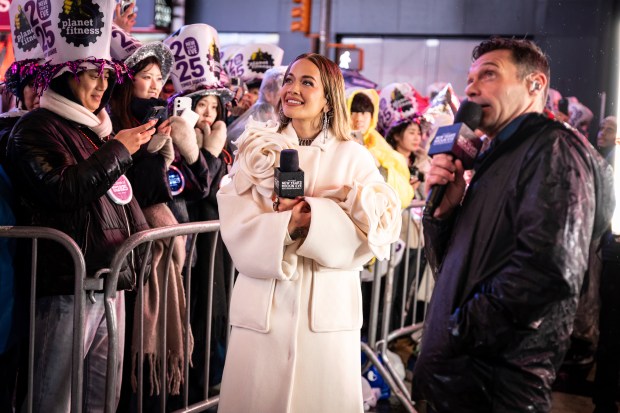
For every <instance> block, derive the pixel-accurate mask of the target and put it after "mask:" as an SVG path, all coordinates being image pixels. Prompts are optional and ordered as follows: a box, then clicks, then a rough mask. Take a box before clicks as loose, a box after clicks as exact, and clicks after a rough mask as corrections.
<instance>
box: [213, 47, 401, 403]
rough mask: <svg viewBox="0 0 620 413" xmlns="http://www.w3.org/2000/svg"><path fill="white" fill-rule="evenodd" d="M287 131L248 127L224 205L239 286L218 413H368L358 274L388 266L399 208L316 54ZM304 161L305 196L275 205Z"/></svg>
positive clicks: (299, 68)
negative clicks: (277, 183)
mask: <svg viewBox="0 0 620 413" xmlns="http://www.w3.org/2000/svg"><path fill="white" fill-rule="evenodd" d="M278 109H279V112H280V117H281V122H282V123H281V124H280V125H277V124H275V123H269V122H268V123H259V122H250V123H249V124H248V126H247V127H246V130H245V132H244V133H243V134H242V135H241V136H240V137H239V139H238V140H237V142H236V144H237V147H238V148H239V150H238V153H237V156H236V159H235V164H234V166H233V169H232V171H231V174H230V175H231V178H232V179H231V181H230V183H229V184H227V185H224V186H223V187H222V188H221V189H220V191H219V193H218V205H219V212H220V222H221V233H222V237H223V239H224V242H225V243H226V246H227V247H228V250H229V251H230V254H231V256H232V258H233V261H234V264H235V266H236V268H237V269H238V270H239V276H238V278H237V281H236V283H235V286H234V289H233V298H232V302H231V309H230V320H231V324H232V334H231V337H230V344H229V347H228V353H227V358H226V364H225V367H224V376H223V379H222V387H221V393H220V405H219V409H218V412H219V413H247V412H253V413H284V412H292V413H302V412H307V413H317V412H321V413H361V412H362V411H363V407H362V406H363V404H362V392H361V379H360V373H361V371H360V370H361V366H360V327H361V325H362V310H361V309H362V303H361V293H360V284H359V271H360V270H361V268H362V265H363V264H364V263H366V262H368V260H369V259H370V258H372V256H373V255H374V256H377V257H378V258H380V259H385V258H387V257H388V255H389V246H390V244H391V243H392V242H394V241H396V239H397V238H398V235H399V232H400V203H399V200H398V197H397V196H396V193H395V192H394V191H393V190H392V189H391V188H390V187H388V186H387V185H386V184H385V182H384V181H383V178H382V177H381V175H380V173H379V171H378V170H377V168H376V166H375V162H374V160H373V158H372V156H371V155H370V153H369V152H368V151H367V149H365V148H364V147H363V146H361V145H359V144H358V143H356V142H354V141H352V140H350V139H351V138H350V136H351V135H350V133H349V130H348V125H349V121H348V114H347V110H346V106H345V99H344V80H343V78H342V74H341V72H340V70H339V68H338V66H336V64H335V63H333V62H332V61H330V60H328V59H327V58H325V57H323V56H320V55H317V54H306V55H301V56H299V57H297V58H296V59H295V60H294V61H293V63H291V65H290V66H289V67H288V69H287V71H286V74H285V77H284V85H283V87H282V90H281V92H280V102H279V104H278ZM283 149H297V150H298V152H299V163H300V168H301V169H302V170H303V171H304V172H305V182H304V195H305V196H303V197H298V198H295V199H285V198H277V197H276V196H275V195H274V191H273V171H274V166H278V164H279V154H280V152H281V150H283Z"/></svg>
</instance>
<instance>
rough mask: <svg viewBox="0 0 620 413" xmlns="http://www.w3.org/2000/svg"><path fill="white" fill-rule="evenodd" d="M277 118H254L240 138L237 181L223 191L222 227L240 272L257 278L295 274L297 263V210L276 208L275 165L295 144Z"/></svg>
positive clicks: (219, 198) (234, 175)
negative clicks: (291, 229)
mask: <svg viewBox="0 0 620 413" xmlns="http://www.w3.org/2000/svg"><path fill="white" fill-rule="evenodd" d="M276 130H277V125H275V124H272V123H271V122H267V123H263V122H256V121H254V120H252V119H250V121H248V126H247V127H246V130H245V132H244V133H243V134H242V135H241V137H239V139H238V140H237V141H236V142H235V143H236V145H237V147H238V148H239V150H238V151H237V154H236V158H235V163H234V165H233V169H232V170H231V173H230V178H231V180H230V181H229V183H228V184H226V185H223V186H222V187H221V188H220V190H219V192H218V194H217V202H218V210H219V214H220V228H221V229H220V232H221V234H222V239H223V240H224V242H225V243H226V247H227V248H228V251H229V253H230V255H231V257H232V259H233V262H234V263H235V267H236V268H237V269H238V270H239V272H240V273H242V274H244V275H246V276H248V277H253V278H263V279H267V278H275V279H280V280H287V279H291V278H293V277H294V276H295V271H296V268H297V255H296V254H295V250H296V248H297V246H298V244H299V243H298V242H296V243H292V242H291V239H290V237H289V236H288V223H289V221H290V219H291V212H290V211H286V212H279V213H276V212H274V211H273V209H272V202H271V194H272V193H273V170H274V166H275V165H276V164H277V163H279V161H278V159H279V156H280V152H281V150H282V149H287V148H291V147H293V144H292V143H291V142H290V141H289V140H288V139H287V138H286V137H284V136H283V135H281V134H278V133H277V132H276Z"/></svg>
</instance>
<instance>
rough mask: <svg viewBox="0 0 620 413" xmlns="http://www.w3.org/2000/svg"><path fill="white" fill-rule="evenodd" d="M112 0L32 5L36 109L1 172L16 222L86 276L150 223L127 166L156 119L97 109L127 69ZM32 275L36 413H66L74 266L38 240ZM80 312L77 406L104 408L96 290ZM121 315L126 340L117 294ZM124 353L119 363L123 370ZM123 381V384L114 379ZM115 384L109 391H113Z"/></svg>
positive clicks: (129, 278) (126, 280) (128, 279)
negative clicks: (117, 122)
mask: <svg viewBox="0 0 620 413" xmlns="http://www.w3.org/2000/svg"><path fill="white" fill-rule="evenodd" d="M113 9H114V1H113V0H82V1H81V2H77V1H74V2H70V1H65V2H58V1H47V2H45V1H43V2H37V3H36V10H35V11H36V13H33V14H32V16H36V17H37V21H30V23H31V25H32V26H33V27H34V28H35V32H36V33H37V34H40V35H41V37H39V38H38V40H39V43H40V44H41V45H42V48H43V51H44V56H45V58H46V59H47V60H46V63H45V64H44V65H41V66H40V70H39V73H38V74H37V77H36V79H35V87H36V88H37V91H38V93H40V94H41V98H40V108H38V109H35V110H33V111H30V112H29V113H27V114H25V115H23V116H22V117H21V119H20V120H19V121H18V122H17V124H16V125H15V127H14V128H13V132H12V133H11V136H10V138H9V143H8V148H7V165H8V172H9V174H10V177H11V179H12V180H13V183H14V188H15V192H16V196H17V198H18V202H19V208H18V209H17V212H18V216H17V219H18V223H20V224H22V225H37V226H43V227H51V228H55V229H58V230H60V231H62V232H64V233H66V234H68V235H69V236H71V237H72V238H73V239H74V240H75V242H76V243H77V245H78V246H79V247H80V248H81V250H82V253H83V255H84V259H85V263H86V271H87V276H91V277H92V276H94V274H95V272H96V271H98V270H100V269H102V268H107V267H109V266H110V264H111V259H112V256H113V254H114V253H115V251H116V249H117V247H118V246H119V245H120V244H121V243H122V242H123V241H124V240H125V239H126V238H127V237H128V236H130V235H131V234H133V233H134V232H137V231H140V230H144V229H147V228H148V225H147V224H146V221H145V218H144V215H143V214H142V211H141V210H140V207H139V205H138V203H137V202H136V200H135V198H134V197H133V196H132V193H131V184H130V183H129V181H128V180H127V178H126V177H125V175H124V173H125V172H126V171H127V170H128V169H129V168H130V167H131V165H132V156H131V155H132V154H133V153H135V152H136V151H137V150H138V149H139V148H140V146H141V145H143V144H144V143H146V142H148V141H149V140H150V139H151V135H152V134H153V133H154V132H155V130H154V129H152V127H153V126H154V124H155V122H154V121H153V122H149V123H147V124H145V125H141V126H138V127H136V128H132V129H126V130H122V131H119V132H118V133H117V134H116V135H113V133H112V124H111V122H110V118H109V116H108V114H107V112H106V111H105V110H104V107H105V105H106V104H107V101H108V98H109V96H110V93H111V89H112V87H113V85H114V84H115V83H116V82H117V81H118V82H120V81H122V80H123V77H124V76H125V74H126V71H127V70H126V67H125V66H124V64H121V63H118V62H114V61H112V60H111V58H110V31H111V18H112V16H113ZM134 257H135V259H134V260H132V262H129V261H127V262H125V263H123V265H122V270H121V273H120V277H119V288H120V289H130V288H133V286H134V284H135V276H136V271H137V270H139V266H140V264H141V261H142V259H143V255H142V254H141V253H138V254H135V255H134ZM38 263H39V267H38V268H39V272H38V278H37V294H38V295H39V298H38V299H37V307H36V321H35V334H36V341H35V348H34V352H35V354H34V364H35V366H37V367H36V369H35V372H34V378H33V380H34V382H33V389H32V390H33V395H34V400H33V407H34V410H35V411H45V412H47V411H49V412H52V411H69V409H70V399H71V389H70V380H68V379H67V378H68V377H70V376H71V357H72V354H73V351H72V344H71V343H72V334H73V332H72V328H71V326H72V325H73V324H72V323H73V311H74V309H73V307H74V299H75V297H74V296H73V292H74V275H73V263H72V260H71V258H70V256H69V254H68V253H67V252H66V251H65V250H64V249H63V248H61V247H59V246H57V245H56V244H55V243H53V242H50V243H45V242H44V241H41V248H40V250H39V261H38ZM94 296H95V298H96V300H95V301H96V302H95V303H93V302H91V301H87V302H86V307H85V314H84V328H85V341H84V347H83V348H84V354H85V359H84V366H85V367H84V384H85V386H84V393H83V401H84V410H85V411H89V412H91V411H103V407H104V393H105V392H103V391H102V389H104V387H105V371H106V359H107V341H108V333H107V328H106V322H105V315H104V298H103V293H99V292H95V293H94ZM113 305H114V306H115V307H116V313H117V314H118V330H119V347H120V348H119V354H121V355H122V353H123V351H122V345H123V343H124V295H123V293H122V292H119V294H118V295H117V298H116V299H115V301H114V303H113ZM121 365H122V356H120V357H119V364H118V366H117V369H118V372H119V374H120V369H121ZM119 388H120V386H119ZM119 388H117V389H116V391H117V395H118V392H119Z"/></svg>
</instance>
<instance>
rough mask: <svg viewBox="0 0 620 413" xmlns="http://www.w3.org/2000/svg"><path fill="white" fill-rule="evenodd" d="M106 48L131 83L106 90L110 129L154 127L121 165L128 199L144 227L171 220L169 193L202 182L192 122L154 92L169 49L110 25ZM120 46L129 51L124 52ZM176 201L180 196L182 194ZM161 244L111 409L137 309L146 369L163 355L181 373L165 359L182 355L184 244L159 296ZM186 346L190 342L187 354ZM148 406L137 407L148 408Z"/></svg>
mask: <svg viewBox="0 0 620 413" xmlns="http://www.w3.org/2000/svg"><path fill="white" fill-rule="evenodd" d="M112 50H114V51H115V57H117V58H120V59H124V61H125V63H126V64H127V66H128V67H129V69H130V70H131V71H132V73H133V81H132V82H127V83H125V84H123V85H119V87H117V88H115V89H114V92H113V96H112V100H111V102H110V113H111V117H112V121H113V125H114V128H115V129H120V128H125V127H127V126H129V125H140V124H144V123H147V122H152V120H153V119H156V120H157V123H156V124H155V125H154V126H155V127H156V130H157V133H155V134H154V136H153V139H152V140H151V141H150V142H149V143H148V144H147V145H143V146H142V147H141V148H140V150H139V151H138V152H137V153H136V154H135V155H134V167H133V168H131V169H130V171H129V172H128V177H129V179H130V181H131V182H132V185H133V187H134V188H135V191H134V192H135V194H136V198H137V199H138V201H139V203H140V206H141V207H142V210H143V211H144V215H145V217H146V219H147V222H148V223H149V225H150V226H151V227H152V228H157V227H162V226H168V225H175V224H178V223H179V219H178V217H177V215H175V213H174V212H173V211H172V210H171V208H170V206H169V203H170V202H173V201H174V200H175V195H178V194H180V193H181V192H185V193H184V195H185V194H186V193H191V192H193V194H194V196H196V197H197V198H198V199H202V198H203V197H204V196H205V195H206V193H207V191H208V189H209V183H208V177H209V170H208V165H207V163H206V160H205V159H204V156H203V155H202V154H201V153H200V150H199V148H198V144H197V141H196V135H195V132H194V129H193V125H191V126H190V122H189V121H188V120H186V118H185V117H182V116H170V117H168V102H167V101H165V100H162V99H159V94H160V93H161V90H162V87H163V85H164V84H165V82H166V80H167V78H168V77H169V75H170V72H171V68H172V64H173V55H172V52H171V51H170V49H169V48H168V46H166V45H165V44H163V43H162V42H152V43H148V44H145V45H142V44H141V43H140V42H139V41H138V40H136V39H135V38H133V37H131V36H129V35H128V34H127V33H125V32H123V31H122V30H121V29H120V28H118V27H114V29H113V35H112ZM126 50H131V52H130V54H129V55H128V56H127V53H126ZM127 108H129V110H127ZM187 119H189V118H187ZM157 125H158V126H157ZM188 188H190V189H188ZM180 200H181V201H182V202H184V199H183V198H181V199H180ZM176 205H178V204H176ZM168 248H169V247H168V243H167V242H166V243H165V242H163V241H158V242H157V245H156V246H155V249H154V251H155V252H154V258H153V265H152V273H151V274H150V277H149V280H148V282H147V283H146V285H145V287H144V288H145V294H147V296H148V293H149V292H156V293H155V294H153V295H151V296H149V299H148V300H146V301H145V305H144V308H139V307H138V308H136V309H135V310H134V311H133V316H129V317H128V320H127V325H128V328H130V326H131V328H132V329H133V330H132V334H131V335H127V343H126V346H125V348H126V352H125V358H128V359H131V360H132V363H127V364H126V365H125V369H124V372H123V375H124V378H123V380H122V382H123V383H127V385H124V386H123V393H122V396H121V402H120V405H121V407H120V408H119V410H130V403H131V398H132V392H131V386H130V385H129V384H130V383H131V382H132V380H131V379H130V376H132V375H135V374H136V372H135V371H132V369H131V366H132V365H134V366H135V365H136V363H135V362H134V361H135V360H136V357H137V355H138V352H139V349H140V348H139V344H138V343H139V332H138V329H137V326H139V323H138V321H139V318H138V317H139V315H140V314H141V313H142V312H143V313H144V314H145V332H144V333H145V336H144V337H145V340H144V343H145V344H144V351H145V355H146V359H147V360H158V361H155V362H150V363H149V364H147V366H146V369H147V370H146V371H155V370H158V369H160V368H161V367H160V366H159V363H161V361H160V360H161V359H162V358H163V357H168V362H167V367H168V372H169V373H168V376H169V377H171V378H180V377H183V375H184V374H183V371H182V368H183V367H182V366H179V365H178V363H174V362H173V361H172V360H174V359H181V360H182V359H183V358H185V357H186V356H185V350H184V349H185V343H184V327H183V326H184V323H183V320H184V317H185V311H186V306H185V302H184V301H181V300H179V299H178V297H183V296H184V295H185V292H184V288H183V281H182V274H181V269H182V268H183V266H184V264H185V244H184V241H183V240H182V239H181V238H177V239H176V240H175V244H174V245H173V248H174V250H175V252H174V253H173V254H172V256H173V265H172V266H171V268H170V270H171V272H170V281H169V284H168V285H169V291H168V294H167V295H165V296H164V295H163V290H162V289H161V288H158V286H157V285H155V281H156V280H157V279H158V278H159V277H161V276H163V274H164V273H165V270H166V267H165V259H162V257H164V256H165V254H166V253H167V251H168ZM160 281H161V280H160ZM164 297H166V300H167V301H166V302H167V306H168V309H169V314H168V318H167V319H163V318H162V317H159V312H158V311H157V309H158V307H159V305H160V303H161V302H162V300H163V299H164ZM127 301H128V303H130V302H131V303H132V304H134V303H135V302H136V297H135V294H132V295H128V296H127ZM128 306H129V304H128ZM131 308H133V306H132V307H131ZM163 324H165V325H166V332H167V333H166V334H167V344H168V353H167V355H163V354H159V353H158V351H159V349H158V346H157V345H156V343H157V335H158V333H159V331H161V330H160V329H161V327H162V325H163ZM134 326H135V327H134ZM191 351H192V346H191V345H190V355H191ZM190 355H188V357H189V356H190ZM145 374H149V373H145ZM134 377H135V376H134ZM166 385H167V391H168V393H169V394H170V395H172V396H174V395H177V394H179V387H180V381H179V380H175V379H171V380H169V381H168V383H166ZM145 386H147V388H145V389H144V392H145V394H149V393H150V394H153V393H155V396H153V397H150V398H148V399H147V400H145V401H144V402H145V404H146V405H147V406H151V407H152V408H155V407H154V406H157V405H158V403H159V401H158V394H157V390H156V389H154V388H149V387H148V386H150V384H146V385H145ZM151 407H146V408H145V409H146V410H150V409H151Z"/></svg>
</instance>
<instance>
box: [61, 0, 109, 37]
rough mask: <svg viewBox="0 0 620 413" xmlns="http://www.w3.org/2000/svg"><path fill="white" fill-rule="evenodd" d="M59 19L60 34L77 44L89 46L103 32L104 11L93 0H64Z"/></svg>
mask: <svg viewBox="0 0 620 413" xmlns="http://www.w3.org/2000/svg"><path fill="white" fill-rule="evenodd" d="M58 19H59V22H58V28H59V29H60V35H61V36H62V37H64V38H65V39H66V40H67V43H72V44H74V45H75V46H85V47H87V46H88V45H89V44H91V43H95V42H96V41H97V38H98V37H99V36H101V34H102V33H103V31H102V30H101V29H102V28H103V25H104V23H103V13H101V11H100V10H99V5H97V4H93V2H92V1H91V0H82V1H77V0H64V4H63V6H62V11H61V12H60V14H59V15H58Z"/></svg>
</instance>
